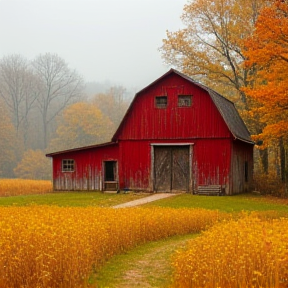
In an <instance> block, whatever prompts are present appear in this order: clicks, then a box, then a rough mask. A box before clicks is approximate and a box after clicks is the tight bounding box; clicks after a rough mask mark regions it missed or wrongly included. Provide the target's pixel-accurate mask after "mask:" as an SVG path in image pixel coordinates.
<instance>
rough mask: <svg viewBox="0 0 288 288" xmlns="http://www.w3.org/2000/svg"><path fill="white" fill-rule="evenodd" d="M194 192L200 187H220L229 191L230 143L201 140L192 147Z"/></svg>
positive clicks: (225, 140)
mask: <svg viewBox="0 0 288 288" xmlns="http://www.w3.org/2000/svg"><path fill="white" fill-rule="evenodd" d="M193 148H194V161H193V173H194V177H195V182H194V191H196V190H197V188H198V186H202V185H221V186H223V188H225V191H226V193H227V192H228V191H229V189H230V188H229V181H230V179H229V177H230V165H231V141H229V139H214V140H213V141H211V140H209V139H201V140H198V141H195V145H194V147H193Z"/></svg>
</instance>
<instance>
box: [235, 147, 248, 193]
mask: <svg viewBox="0 0 288 288" xmlns="http://www.w3.org/2000/svg"><path fill="white" fill-rule="evenodd" d="M232 149H233V153H232V158H231V162H232V163H231V166H232V167H231V171H232V173H231V174H232V178H231V186H232V189H231V191H233V194H238V193H243V192H248V191H251V189H252V186H253V146H251V145H247V144H246V143H243V142H240V141H235V142H234V143H233V146H232ZM245 162H246V163H247V164H248V167H247V168H248V175H247V179H245ZM247 180H248V181H247Z"/></svg>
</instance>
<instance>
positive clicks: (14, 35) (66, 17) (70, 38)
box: [0, 0, 188, 90]
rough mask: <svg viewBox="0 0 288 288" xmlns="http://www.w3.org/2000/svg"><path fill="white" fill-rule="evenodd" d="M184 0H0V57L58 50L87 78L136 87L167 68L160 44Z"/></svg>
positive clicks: (177, 19) (177, 24) (176, 22)
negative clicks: (159, 49) (162, 57)
mask: <svg viewBox="0 0 288 288" xmlns="http://www.w3.org/2000/svg"><path fill="white" fill-rule="evenodd" d="M187 3H188V0H101V1H100V0H0V33H1V35H0V39H1V45H0V58H2V57H3V56H6V55H11V54H15V53H16V54H21V55H22V56H24V57H27V58H28V59H30V60H32V59H33V58H35V57H36V56H38V55H39V54H44V53H46V52H50V53H56V54H58V55H59V56H60V57H61V58H63V59H64V60H65V61H66V62H67V63H68V64H69V67H70V68H73V69H76V70H77V71H78V72H79V73H80V75H82V76H83V78H84V80H85V81H87V82H88V81H95V82H103V81H106V80H109V81H110V82H112V83H113V84H117V85H123V86H125V87H133V88H136V89H138V90H140V89H142V88H144V87H145V86H146V85H148V84H150V83H151V82H152V81H154V80H155V79H156V78H158V77H160V76H161V75H162V74H163V73H165V72H166V71H168V69H169V68H170V67H168V66H165V65H164V64H163V60H162V59H161V54H160V52H159V51H158V48H159V47H160V46H161V45H162V39H163V38H165V36H166V30H169V31H176V30H178V29H180V28H181V27H183V24H182V22H181V19H180V16H181V14H182V11H183V7H184V5H185V4H187Z"/></svg>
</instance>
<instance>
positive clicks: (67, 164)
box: [62, 159, 75, 172]
mask: <svg viewBox="0 0 288 288" xmlns="http://www.w3.org/2000/svg"><path fill="white" fill-rule="evenodd" d="M74 168H75V161H74V160H73V159H63V160H62V171H63V172H73V171H74Z"/></svg>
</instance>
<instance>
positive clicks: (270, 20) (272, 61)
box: [245, 0, 288, 182]
mask: <svg viewBox="0 0 288 288" xmlns="http://www.w3.org/2000/svg"><path fill="white" fill-rule="evenodd" d="M245 44H246V47H247V52H246V53H245V55H246V57H247V58H248V60H247V61H246V67H248V68H253V69H254V71H255V73H256V77H254V78H253V82H251V86H250V87H248V88H246V89H245V93H247V94H248V95H249V96H251V97H252V98H253V99H254V100H255V101H257V102H258V103H259V106H260V107H259V108H258V111H259V113H261V116H262V117H261V122H262V123H265V124H266V127H265V128H264V129H263V132H262V133H258V136H257V137H256V140H261V143H262V141H263V145H262V147H267V146H269V145H275V143H277V144H278V145H279V148H280V158H281V168H282V169H281V170H282V173H281V175H282V179H283V180H285V179H286V182H287V175H285V174H287V171H288V164H287V160H285V159H287V156H288V155H287V154H288V153H287V150H288V132H287V131H288V82H287V78H288V2H287V1H280V0H275V1H271V6H269V7H266V8H264V9H263V10H262V11H261V13H260V15H259V17H258V20H257V23H256V27H255V31H254V33H253V34H252V36H251V37H249V38H248V40H247V41H246V43H245Z"/></svg>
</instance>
